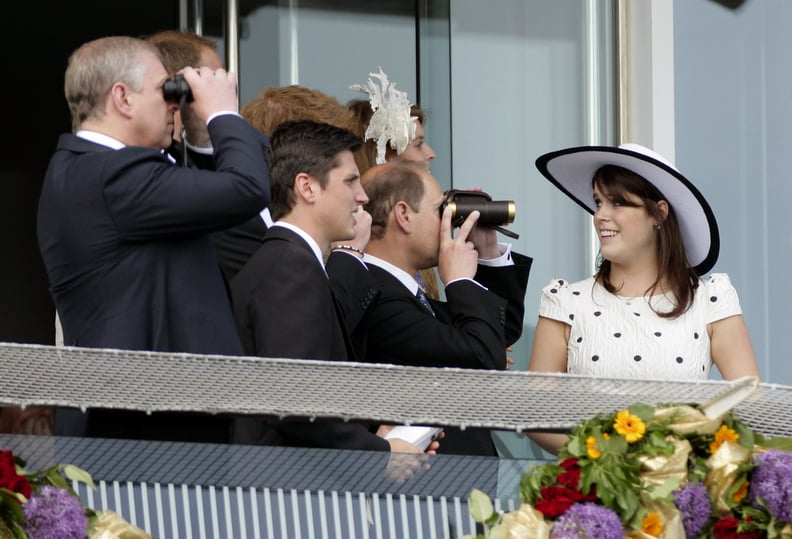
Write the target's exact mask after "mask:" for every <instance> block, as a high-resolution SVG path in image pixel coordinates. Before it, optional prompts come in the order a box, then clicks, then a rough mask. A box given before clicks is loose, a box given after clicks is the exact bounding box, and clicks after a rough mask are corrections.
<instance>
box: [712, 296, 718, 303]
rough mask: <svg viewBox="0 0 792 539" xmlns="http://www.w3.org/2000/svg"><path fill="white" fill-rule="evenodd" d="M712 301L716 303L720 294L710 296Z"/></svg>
mask: <svg viewBox="0 0 792 539" xmlns="http://www.w3.org/2000/svg"><path fill="white" fill-rule="evenodd" d="M710 301H711V302H712V303H715V302H716V301H718V296H710Z"/></svg>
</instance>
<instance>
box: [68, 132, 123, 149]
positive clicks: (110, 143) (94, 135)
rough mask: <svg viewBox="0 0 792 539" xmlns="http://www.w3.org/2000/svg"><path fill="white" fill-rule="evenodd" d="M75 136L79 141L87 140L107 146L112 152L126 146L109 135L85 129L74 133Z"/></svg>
mask: <svg viewBox="0 0 792 539" xmlns="http://www.w3.org/2000/svg"><path fill="white" fill-rule="evenodd" d="M75 135H77V136H78V137H80V138H81V139H85V140H89V141H91V142H95V143H96V144H101V145H102V146H107V147H108V148H112V149H114V150H120V149H121V148H123V147H125V146H126V144H124V143H123V142H121V141H120V140H118V139H115V138H113V137H111V136H109V135H105V134H104V133H99V132H97V131H88V130H87V129H80V130H79V131H77V132H76V133H75Z"/></svg>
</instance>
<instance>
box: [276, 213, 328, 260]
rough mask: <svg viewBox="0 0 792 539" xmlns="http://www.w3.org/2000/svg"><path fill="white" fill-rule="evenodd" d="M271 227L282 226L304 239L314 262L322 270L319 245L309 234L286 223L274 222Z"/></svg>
mask: <svg viewBox="0 0 792 539" xmlns="http://www.w3.org/2000/svg"><path fill="white" fill-rule="evenodd" d="M272 226H273V227H275V226H282V227H283V228H287V229H289V230H291V231H292V232H294V233H295V234H297V235H298V236H300V237H301V238H302V239H304V240H305V242H306V243H307V244H308V246H309V247H310V248H311V250H312V251H313V253H314V255H315V256H316V260H318V261H319V265H320V266H322V268H323V269H324V258H323V257H322V249H320V248H319V244H318V243H316V240H315V239H313V238H312V237H311V235H310V234H308V233H307V232H306V231H305V230H303V229H302V228H300V227H298V226H296V225H293V224H291V223H287V222H285V221H275V222H274V223H272Z"/></svg>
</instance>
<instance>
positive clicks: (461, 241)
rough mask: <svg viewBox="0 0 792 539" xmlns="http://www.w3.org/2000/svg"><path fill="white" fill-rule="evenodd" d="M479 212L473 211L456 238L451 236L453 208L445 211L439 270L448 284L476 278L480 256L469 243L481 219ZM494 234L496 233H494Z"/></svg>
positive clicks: (441, 276)
mask: <svg viewBox="0 0 792 539" xmlns="http://www.w3.org/2000/svg"><path fill="white" fill-rule="evenodd" d="M479 215H480V214H479V212H478V211H473V212H471V213H470V215H468V217H467V219H465V222H464V223H462V226H460V227H459V231H458V232H457V235H456V237H453V235H452V234H451V208H448V207H446V209H444V210H443V219H442V221H441V222H440V253H439V255H438V261H437V270H438V272H439V273H440V279H441V280H442V281H443V283H445V284H448V283H450V282H451V281H454V280H456V279H472V278H473V277H475V276H476V269H477V267H478V258H479V254H478V251H476V250H475V249H474V247H473V242H472V241H468V235H469V234H470V231H471V230H472V229H473V227H474V226H475V224H476V221H477V220H478V218H479ZM493 232H494V231H493Z"/></svg>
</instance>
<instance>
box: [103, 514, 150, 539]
mask: <svg viewBox="0 0 792 539" xmlns="http://www.w3.org/2000/svg"><path fill="white" fill-rule="evenodd" d="M88 539H154V538H153V536H151V535H149V534H148V533H146V532H145V531H143V530H141V529H140V528H138V527H137V526H133V525H132V524H130V523H129V522H127V521H126V520H124V518H123V517H122V516H121V515H119V514H118V513H115V512H113V511H109V510H108V511H101V512H99V513H97V516H96V521H95V522H94V523H93V525H92V526H91V529H90V533H89V535H88Z"/></svg>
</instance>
